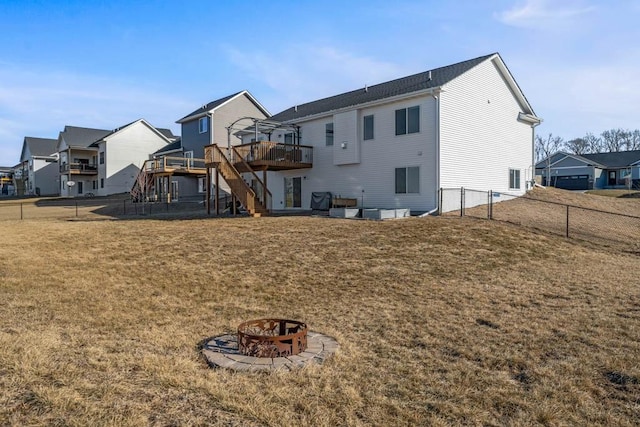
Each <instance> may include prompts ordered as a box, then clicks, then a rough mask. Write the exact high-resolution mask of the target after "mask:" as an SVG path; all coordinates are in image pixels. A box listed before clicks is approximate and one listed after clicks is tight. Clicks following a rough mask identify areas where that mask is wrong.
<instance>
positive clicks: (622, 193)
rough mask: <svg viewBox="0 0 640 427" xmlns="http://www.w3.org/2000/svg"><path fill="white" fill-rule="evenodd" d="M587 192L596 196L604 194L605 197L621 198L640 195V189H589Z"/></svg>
mask: <svg viewBox="0 0 640 427" xmlns="http://www.w3.org/2000/svg"><path fill="white" fill-rule="evenodd" d="M585 193H586V194H591V195H594V196H604V197H621V198H627V197H631V198H635V197H640V191H637V190H588V191H586V192H585Z"/></svg>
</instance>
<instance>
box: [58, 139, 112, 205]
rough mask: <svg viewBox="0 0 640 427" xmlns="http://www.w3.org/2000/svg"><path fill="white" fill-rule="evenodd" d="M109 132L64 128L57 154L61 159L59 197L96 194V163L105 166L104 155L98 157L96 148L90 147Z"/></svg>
mask: <svg viewBox="0 0 640 427" xmlns="http://www.w3.org/2000/svg"><path fill="white" fill-rule="evenodd" d="M110 132H111V131H110V130H106V129H92V128H85V127H78V126H65V127H64V130H63V131H62V132H60V134H59V135H58V144H57V151H58V153H59V158H60V178H59V182H60V195H61V196H65V197H71V196H84V195H86V194H87V193H92V194H95V193H96V192H97V190H98V163H99V162H103V163H104V155H103V156H102V157H99V154H98V148H97V147H94V146H92V145H91V144H93V143H94V142H95V141H97V140H99V139H100V138H102V137H104V136H105V135H108V134H109V133H110ZM67 183H72V184H71V185H69V184H67Z"/></svg>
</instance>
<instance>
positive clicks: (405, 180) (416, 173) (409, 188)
mask: <svg viewBox="0 0 640 427" xmlns="http://www.w3.org/2000/svg"><path fill="white" fill-rule="evenodd" d="M407 193H420V167H419V166H412V167H408V168H396V194H407Z"/></svg>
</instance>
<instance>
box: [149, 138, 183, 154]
mask: <svg viewBox="0 0 640 427" xmlns="http://www.w3.org/2000/svg"><path fill="white" fill-rule="evenodd" d="M179 150H182V139H181V138H180V137H177V138H176V140H175V141H173V142H171V143H169V144H167V145H165V146H164V147H162V148H160V149H159V150H157V151H155V152H154V153H153V154H161V153H166V152H169V151H179Z"/></svg>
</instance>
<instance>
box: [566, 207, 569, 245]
mask: <svg viewBox="0 0 640 427" xmlns="http://www.w3.org/2000/svg"><path fill="white" fill-rule="evenodd" d="M566 236H567V238H568V237H569V205H567V233H566Z"/></svg>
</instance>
